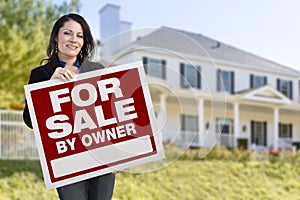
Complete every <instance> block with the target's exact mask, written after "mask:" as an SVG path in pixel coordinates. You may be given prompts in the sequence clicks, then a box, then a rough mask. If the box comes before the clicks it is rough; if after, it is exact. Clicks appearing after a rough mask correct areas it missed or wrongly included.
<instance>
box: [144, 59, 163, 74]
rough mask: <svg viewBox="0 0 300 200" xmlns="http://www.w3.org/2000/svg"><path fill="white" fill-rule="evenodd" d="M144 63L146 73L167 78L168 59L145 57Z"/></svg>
mask: <svg viewBox="0 0 300 200" xmlns="http://www.w3.org/2000/svg"><path fill="white" fill-rule="evenodd" d="M143 64H144V69H145V72H146V74H148V75H150V76H153V77H157V78H161V79H166V61H165V60H159V59H154V58H147V57H143Z"/></svg>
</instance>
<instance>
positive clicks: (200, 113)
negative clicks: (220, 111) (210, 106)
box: [198, 99, 205, 147]
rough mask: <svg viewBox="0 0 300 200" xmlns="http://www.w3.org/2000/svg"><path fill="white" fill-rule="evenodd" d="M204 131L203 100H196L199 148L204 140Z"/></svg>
mask: <svg viewBox="0 0 300 200" xmlns="http://www.w3.org/2000/svg"><path fill="white" fill-rule="evenodd" d="M204 135H205V130H204V99H199V100H198V143H199V144H200V147H203V146H204V140H205V137H204Z"/></svg>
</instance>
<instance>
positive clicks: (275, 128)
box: [273, 108, 279, 151]
mask: <svg viewBox="0 0 300 200" xmlns="http://www.w3.org/2000/svg"><path fill="white" fill-rule="evenodd" d="M273 112H274V114H273V116H274V120H273V121H274V130H273V132H274V141H273V143H274V144H273V147H274V150H275V151H277V149H278V138H279V135H278V123H279V109H278V108H274V111H273Z"/></svg>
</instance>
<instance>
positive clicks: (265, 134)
mask: <svg viewBox="0 0 300 200" xmlns="http://www.w3.org/2000/svg"><path fill="white" fill-rule="evenodd" d="M267 132H268V131H267V122H264V146H267Z"/></svg>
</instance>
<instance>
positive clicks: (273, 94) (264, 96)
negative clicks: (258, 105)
mask: <svg viewBox="0 0 300 200" xmlns="http://www.w3.org/2000/svg"><path fill="white" fill-rule="evenodd" d="M240 99H242V100H250V101H258V102H264V103H275V104H290V103H291V100H290V99H289V98H287V97H286V96H285V95H283V94H282V93H280V92H279V91H277V90H275V89H274V88H272V87H271V86H270V85H265V86H262V87H259V88H254V89H252V90H249V91H247V92H245V93H242V94H241V96H240Z"/></svg>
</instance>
